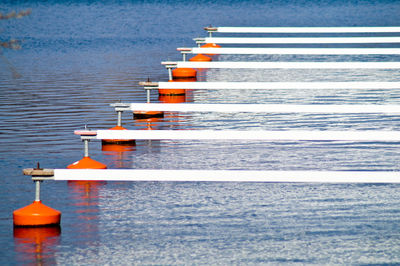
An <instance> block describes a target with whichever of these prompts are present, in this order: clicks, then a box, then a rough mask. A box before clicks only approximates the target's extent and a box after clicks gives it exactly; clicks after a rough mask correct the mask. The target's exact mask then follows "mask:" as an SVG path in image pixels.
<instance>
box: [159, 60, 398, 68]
mask: <svg viewBox="0 0 400 266" xmlns="http://www.w3.org/2000/svg"><path fill="white" fill-rule="evenodd" d="M161 64H163V65H165V66H166V67H167V68H173V67H179V68H259V69H273V68H286V69H352V68H360V69H399V68H400V62H241V61H239V62H185V61H178V62H162V63H161Z"/></svg>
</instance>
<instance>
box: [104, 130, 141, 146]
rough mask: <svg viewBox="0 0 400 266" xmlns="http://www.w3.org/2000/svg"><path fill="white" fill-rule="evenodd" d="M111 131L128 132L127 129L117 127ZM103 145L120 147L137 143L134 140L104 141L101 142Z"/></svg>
mask: <svg viewBox="0 0 400 266" xmlns="http://www.w3.org/2000/svg"><path fill="white" fill-rule="evenodd" d="M109 130H126V128H124V127H122V126H115V127H113V128H110V129H109ZM101 143H102V144H103V145H107V144H118V145H135V144H136V142H135V140H134V139H103V140H102V141H101Z"/></svg>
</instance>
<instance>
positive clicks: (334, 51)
mask: <svg viewBox="0 0 400 266" xmlns="http://www.w3.org/2000/svg"><path fill="white" fill-rule="evenodd" d="M177 50H178V51H180V52H181V53H183V54H185V53H186V54H189V53H190V54H281V55H295V54H302V55H379V54H381V55H391V54H393V55H398V54H400V49H399V48H196V47H193V48H177Z"/></svg>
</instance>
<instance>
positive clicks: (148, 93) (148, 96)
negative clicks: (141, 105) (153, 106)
mask: <svg viewBox="0 0 400 266" xmlns="http://www.w3.org/2000/svg"><path fill="white" fill-rule="evenodd" d="M146 94H147V103H150V89H147V91H146Z"/></svg>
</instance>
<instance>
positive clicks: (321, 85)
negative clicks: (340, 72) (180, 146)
mask: <svg viewBox="0 0 400 266" xmlns="http://www.w3.org/2000/svg"><path fill="white" fill-rule="evenodd" d="M398 88H400V82H158V87H155V89H218V90H223V89H246V90H248V89H253V90H259V89H267V90H272V89H398Z"/></svg>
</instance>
